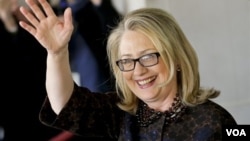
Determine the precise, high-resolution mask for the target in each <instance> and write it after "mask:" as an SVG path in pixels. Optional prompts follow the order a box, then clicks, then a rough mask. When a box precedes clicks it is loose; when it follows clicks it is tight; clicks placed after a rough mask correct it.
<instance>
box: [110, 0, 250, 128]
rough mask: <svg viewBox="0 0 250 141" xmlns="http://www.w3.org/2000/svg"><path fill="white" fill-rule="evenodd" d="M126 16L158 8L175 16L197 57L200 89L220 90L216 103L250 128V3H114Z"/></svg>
mask: <svg viewBox="0 0 250 141" xmlns="http://www.w3.org/2000/svg"><path fill="white" fill-rule="evenodd" d="M113 3H114V5H115V6H116V7H117V10H118V11H120V12H121V13H126V12H128V11H130V10H133V9H136V8H140V7H158V8H162V9H165V10H167V11H169V12H170V13H172V14H173V15H174V17H175V18H176V20H177V21H178V23H179V24H180V26H181V27H182V29H183V31H184V32H185V34H186V36H187V38H188V39H189V40H190V42H191V44H192V45H193V47H194V48H195V50H196V51H197V53H198V57H199V60H200V75H201V85H202V86H205V87H214V88H217V89H219V90H221V95H220V96H219V97H218V98H217V99H215V100H214V101H216V102H218V103H219V104H220V105H222V106H224V107H225V108H226V109H227V110H228V111H229V112H230V113H231V114H232V115H233V116H234V117H235V118H236V120H237V122H238V123H239V124H250V120H249V118H250V110H249V109H250V89H249V88H250V26H249V25H250V0H220V1H218V0H209V1H207V0H188V1H186V0H136V1H134V0H126V1H124V0H113Z"/></svg>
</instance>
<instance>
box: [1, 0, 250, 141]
mask: <svg viewBox="0 0 250 141" xmlns="http://www.w3.org/2000/svg"><path fill="white" fill-rule="evenodd" d="M58 1H59V0H52V2H54V3H53V5H58ZM73 1H74V0H73ZM76 1H77V0H76ZM82 1H83V0H82ZM85 1H88V0H85ZM95 1H97V5H95V6H96V7H95V8H94V9H95V10H96V8H97V9H98V6H99V5H98V0H92V1H91V2H95ZM103 1H105V0H103ZM19 2H20V4H23V0H19ZM111 4H112V6H113V8H114V9H115V10H117V12H118V13H119V14H120V15H123V14H126V13H127V12H129V11H131V10H134V9H137V8H142V7H157V8H162V9H164V10H166V11H168V12H170V13H172V15H173V16H174V17H175V18H176V20H177V21H178V23H179V24H180V26H181V27H182V29H183V31H184V33H185V34H186V36H187V38H188V39H189V40H190V42H191V44H192V45H193V47H194V48H195V50H196V51H197V53H198V57H199V60H200V66H199V67H200V75H201V85H202V86H204V87H214V88H216V89H219V90H221V95H220V96H219V97H218V98H217V99H215V100H214V101H216V102H217V103H219V104H220V105H222V106H224V107H225V108H226V109H227V110H228V111H229V112H230V113H231V114H232V115H233V116H234V117H235V119H236V120H237V122H238V124H250V120H249V119H250V110H249V109H250V90H249V88H250V26H249V25H250V0H219V1H218V0H209V1H207V0H188V1H186V0H111ZM55 7H56V6H55ZM60 10H63V6H62V7H61V9H60ZM60 10H59V11H58V9H57V12H58V13H60ZM92 10H93V9H92ZM95 10H94V11H95ZM99 10H100V9H99ZM106 10H107V9H106ZM82 12H83V11H82ZM92 12H93V11H92ZM95 12H96V11H95ZM107 13H108V12H107ZM99 14H100V13H99ZM97 15H98V14H97ZM81 16H82V15H81V14H80V15H79V14H78V15H77V16H76V21H77V20H79V17H80V21H81V20H83V21H88V20H89V19H92V18H93V17H94V16H91V15H89V14H86V15H85V17H84V18H83V17H82V19H81ZM98 16H100V15H98ZM110 16H111V15H110ZM112 16H115V15H112ZM116 16H117V15H116ZM77 17H78V19H77ZM86 19H87V20H86ZM102 20H103V19H102ZM93 21H94V20H93ZM87 28H88V27H87ZM94 29H95V27H93V28H92V31H93V30H94ZM94 31H96V30H94ZM105 32H106V31H105ZM97 33H99V32H97ZM106 34H108V32H106ZM80 35H81V33H80ZM77 37H78V36H77ZM76 39H77V42H78V43H79V40H80V43H82V45H85V44H88V40H86V42H85V39H83V38H76ZM72 46H73V44H72ZM0 49H1V51H0V53H1V55H0V57H1V59H0V61H1V73H0V74H1V85H0V88H1V90H2V91H1V94H0V141H1V137H2V136H3V129H4V136H5V141H7V140H13V138H19V139H31V140H34V139H33V138H32V137H31V136H30V135H31V134H32V135H34V136H35V137H38V138H39V140H38V139H37V138H36V139H35V140H36V141H45V140H49V139H50V138H51V137H54V136H56V135H58V134H59V133H60V132H61V131H58V130H56V129H51V128H49V127H47V126H44V125H42V124H41V123H40V122H39V119H38V113H39V110H40V107H41V106H42V102H43V100H44V98H45V96H46V91H45V87H44V86H45V85H44V82H45V69H46V52H45V50H44V49H43V48H42V47H41V46H40V44H38V43H37V42H36V40H35V39H34V38H33V37H31V36H30V35H29V34H28V33H27V32H25V31H23V30H22V29H18V32H15V33H9V32H8V31H6V29H5V28H4V26H3V24H2V22H1V20H0ZM85 49H86V48H85ZM81 51H83V52H85V53H86V52H88V51H89V50H87V51H86V50H81ZM94 54H95V52H92V54H88V55H89V56H88V57H93V56H94ZM80 56H81V55H80ZM93 58H94V57H93ZM81 60H86V58H85V59H84V58H81ZM76 62H79V60H78V61H76ZM76 62H74V63H76ZM85 62H86V61H85ZM88 62H89V60H88ZM82 63H84V62H82ZM79 64H81V63H79ZM91 64H92V66H93V69H95V68H98V67H99V66H98V60H95V59H93V60H92V63H91ZM94 64H96V66H95V65H94ZM83 65H84V64H83ZM81 66H82V65H81ZM76 68H77V67H76ZM86 68H87V67H85V68H80V69H79V70H76V71H73V76H74V79H75V80H76V82H77V83H79V84H80V85H82V84H83V83H82V82H80V80H81V78H80V77H81V69H83V71H84V69H86ZM78 71H79V72H78ZM89 71H91V72H94V71H92V70H89ZM95 73H98V72H95ZM87 80H89V79H87ZM91 81H92V80H91ZM94 81H97V80H93V84H96V82H94ZM99 81H101V80H98V83H99ZM94 86H95V85H94ZM93 89H96V90H100V91H102V90H103V89H99V87H98V88H93ZM51 141H52V140H51ZM64 141H66V140H64Z"/></svg>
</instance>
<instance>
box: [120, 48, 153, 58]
mask: <svg viewBox="0 0 250 141" xmlns="http://www.w3.org/2000/svg"><path fill="white" fill-rule="evenodd" d="M148 51H157V50H156V49H151V48H150V49H146V50H143V51H140V53H139V55H140V56H141V55H144V54H146V53H147V52H148ZM131 56H132V54H123V55H121V56H120V58H122V57H131Z"/></svg>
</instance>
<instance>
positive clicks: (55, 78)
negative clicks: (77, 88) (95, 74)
mask: <svg viewBox="0 0 250 141" xmlns="http://www.w3.org/2000/svg"><path fill="white" fill-rule="evenodd" d="M73 87H74V82H73V78H72V74H71V70H70V64H69V52H68V50H67V48H65V49H64V51H61V52H60V53H58V54H50V53H48V56H47V72H46V89H47V94H48V98H49V100H50V103H51V107H52V109H53V110H54V112H55V113H56V114H59V112H60V111H61V110H62V108H63V107H64V105H65V104H66V103H67V102H68V100H69V98H70V96H71V94H72V92H73Z"/></svg>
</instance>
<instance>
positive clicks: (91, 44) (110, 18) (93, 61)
mask: <svg viewBox="0 0 250 141" xmlns="http://www.w3.org/2000/svg"><path fill="white" fill-rule="evenodd" d="M53 7H54V9H55V11H56V13H57V15H62V14H63V12H62V11H64V9H65V8H67V7H71V9H72V14H73V19H74V25H75V30H74V32H73V35H72V39H71V40H70V42H69V57H70V65H71V69H72V72H74V73H77V74H79V81H80V83H79V85H80V86H85V87H88V88H89V89H90V90H92V91H96V92H106V91H110V90H112V89H114V86H113V85H114V84H113V81H112V78H111V75H110V71H109V66H108V61H107V54H106V36H107V35H108V33H109V30H110V27H113V26H114V25H115V24H116V22H117V21H118V19H119V17H120V15H119V13H118V12H117V11H116V9H115V8H114V6H113V5H112V3H111V1H110V0H60V1H59V2H58V3H57V4H54V6H53ZM90 73H91V74H93V75H89V74H90Z"/></svg>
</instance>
